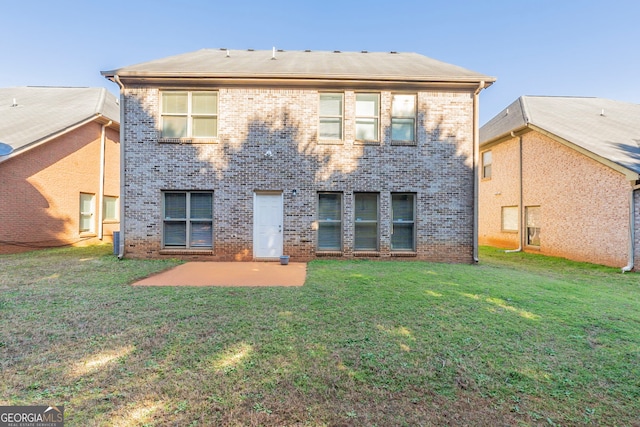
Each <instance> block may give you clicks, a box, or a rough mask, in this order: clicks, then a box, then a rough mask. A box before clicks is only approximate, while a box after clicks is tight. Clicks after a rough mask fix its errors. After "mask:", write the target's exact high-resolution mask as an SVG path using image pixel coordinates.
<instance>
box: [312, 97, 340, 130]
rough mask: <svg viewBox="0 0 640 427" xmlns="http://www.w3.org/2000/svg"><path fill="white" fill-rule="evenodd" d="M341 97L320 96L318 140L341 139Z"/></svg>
mask: <svg viewBox="0 0 640 427" xmlns="http://www.w3.org/2000/svg"><path fill="white" fill-rule="evenodd" d="M342 115H343V95H342V94H341V93H321V94H320V114H319V116H320V124H319V132H318V134H319V135H318V136H319V137H320V139H342Z"/></svg>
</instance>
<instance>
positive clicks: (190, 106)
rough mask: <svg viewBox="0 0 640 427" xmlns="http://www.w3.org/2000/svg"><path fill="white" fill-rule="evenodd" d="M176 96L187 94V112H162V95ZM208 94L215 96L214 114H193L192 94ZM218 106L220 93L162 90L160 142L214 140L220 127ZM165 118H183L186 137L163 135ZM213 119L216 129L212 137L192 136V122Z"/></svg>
mask: <svg viewBox="0 0 640 427" xmlns="http://www.w3.org/2000/svg"><path fill="white" fill-rule="evenodd" d="M170 93H172V94H176V93H185V94H187V111H186V113H167V112H164V111H163V108H164V95H165V94H170ZM203 93H205V94H210V95H215V97H216V112H215V113H209V114H207V113H197V114H196V113H194V112H193V95H194V94H203ZM219 106H220V93H219V92H218V91H215V90H209V91H207V90H196V91H187V90H164V91H162V92H160V139H161V140H174V139H177V140H183V139H197V140H206V139H214V138H217V137H218V128H219V125H220V121H219ZM165 117H185V118H186V120H187V129H186V135H183V136H166V135H164V134H163V129H164V118H165ZM207 117H208V118H215V119H216V128H215V132H214V135H206V136H193V120H194V119H197V118H207Z"/></svg>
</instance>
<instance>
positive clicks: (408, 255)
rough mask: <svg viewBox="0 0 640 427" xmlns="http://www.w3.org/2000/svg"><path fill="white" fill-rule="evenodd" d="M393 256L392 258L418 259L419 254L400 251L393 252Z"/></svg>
mask: <svg viewBox="0 0 640 427" xmlns="http://www.w3.org/2000/svg"><path fill="white" fill-rule="evenodd" d="M391 256H392V257H399V258H400V257H403V258H411V257H417V256H418V253H417V252H413V251H398V252H391Z"/></svg>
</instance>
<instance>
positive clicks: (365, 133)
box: [102, 49, 495, 262]
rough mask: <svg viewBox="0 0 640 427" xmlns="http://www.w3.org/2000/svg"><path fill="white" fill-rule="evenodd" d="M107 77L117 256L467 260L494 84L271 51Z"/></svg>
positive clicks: (212, 55)
mask: <svg viewBox="0 0 640 427" xmlns="http://www.w3.org/2000/svg"><path fill="white" fill-rule="evenodd" d="M102 74H103V75H104V76H105V77H106V78H108V79H110V80H112V81H114V82H116V83H118V85H119V86H120V90H121V105H122V107H123V109H124V110H123V112H124V116H123V123H124V124H123V129H122V135H123V137H122V140H123V144H122V149H123V152H122V162H123V165H122V168H123V170H124V181H123V184H124V187H123V191H122V194H123V209H124V214H123V224H122V225H123V226H122V231H123V234H122V235H121V242H120V243H121V247H120V256H131V257H160V256H164V255H166V256H172V257H176V256H178V257H185V258H191V259H203V260H252V259H259V260H260V259H265V260H269V259H277V258H278V257H279V256H280V255H282V254H286V255H290V256H291V257H292V259H294V260H309V259H312V258H315V257H319V256H327V257H343V258H350V257H356V256H361V257H368V258H386V259H390V258H392V257H411V258H413V259H425V260H436V261H448V262H472V261H473V259H474V256H475V249H476V246H477V241H476V240H477V239H476V238H477V233H476V232H475V230H474V218H475V217H474V209H475V208H477V207H476V206H474V168H475V164H476V159H477V143H476V142H477V132H478V130H479V128H478V126H477V120H478V97H479V95H478V94H479V92H480V91H481V89H483V88H485V87H487V86H489V85H490V84H491V83H493V81H494V80H495V79H493V78H492V77H487V76H484V75H481V74H478V73H476V72H473V71H469V70H466V69H463V68H460V67H457V66H453V65H450V64H446V63H443V62H440V61H436V60H433V59H430V58H427V57H424V56H422V55H418V54H413V53H396V52H391V53H379V52H378V53H373V52H358V53H354V52H337V51H336V52H311V51H304V52H302V51H297V52H285V51H276V50H275V49H274V50H273V51H271V50H269V51H254V50H246V51H241V50H231V51H230V50H226V49H220V50H217V49H216V50H213V49H203V50H200V51H197V52H192V53H187V54H183V55H178V56H174V57H169V58H164V59H160V60H156V61H151V62H146V63H142V64H138V65H133V66H128V67H124V68H120V69H117V70H114V71H103V72H102Z"/></svg>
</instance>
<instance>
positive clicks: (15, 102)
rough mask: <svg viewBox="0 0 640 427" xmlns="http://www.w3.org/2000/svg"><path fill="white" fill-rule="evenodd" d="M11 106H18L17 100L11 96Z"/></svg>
mask: <svg viewBox="0 0 640 427" xmlns="http://www.w3.org/2000/svg"><path fill="white" fill-rule="evenodd" d="M11 106H12V107H17V106H18V101H17V100H16V99H15V98H13V104H11Z"/></svg>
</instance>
